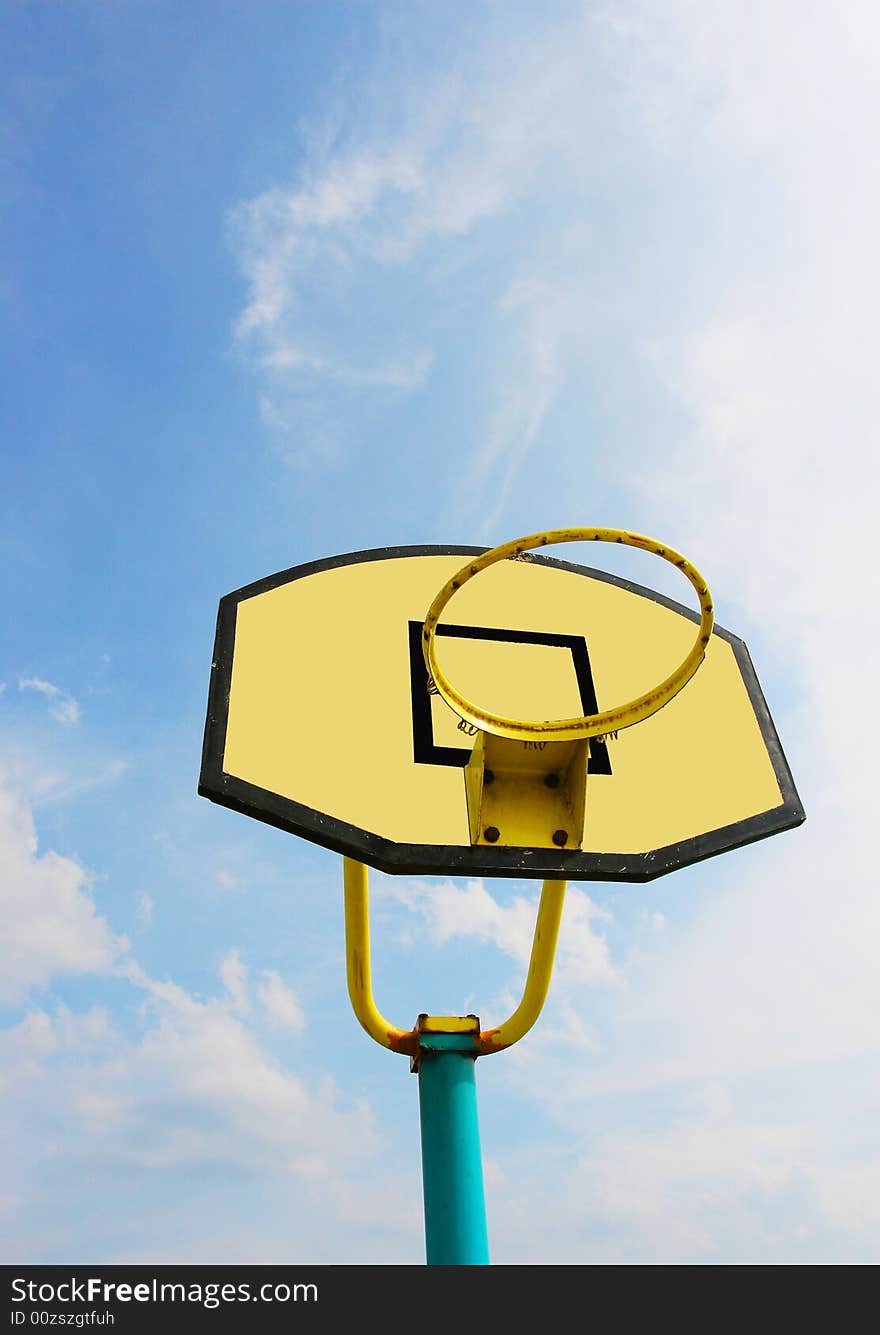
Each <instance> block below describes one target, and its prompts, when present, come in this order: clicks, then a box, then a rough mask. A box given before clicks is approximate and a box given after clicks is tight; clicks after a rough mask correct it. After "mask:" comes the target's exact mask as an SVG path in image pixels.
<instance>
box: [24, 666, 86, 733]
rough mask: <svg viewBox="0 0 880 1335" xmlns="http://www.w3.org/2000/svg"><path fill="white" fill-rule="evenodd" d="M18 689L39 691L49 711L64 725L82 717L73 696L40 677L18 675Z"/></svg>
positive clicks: (75, 721)
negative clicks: (45, 700)
mask: <svg viewBox="0 0 880 1335" xmlns="http://www.w3.org/2000/svg"><path fill="white" fill-rule="evenodd" d="M18 689H19V690H20V691H39V693H40V695H44V696H45V697H46V699H47V700H48V702H49V713H50V714H51V715H52V717H53V718H54V719H57V720H58V722H59V723H63V724H65V726H68V727H69V726H70V724H72V723H78V722H79V720H80V718H81V717H82V710H81V709H80V707H79V705H78V704H77V702H76V700H74V698H73V696H72V695H70V694H69V693H68V692H67V691H63V690H62V689H61V687H60V686H53V684H52V682H51V681H43V680H42V679H41V678H40V677H19V679H18Z"/></svg>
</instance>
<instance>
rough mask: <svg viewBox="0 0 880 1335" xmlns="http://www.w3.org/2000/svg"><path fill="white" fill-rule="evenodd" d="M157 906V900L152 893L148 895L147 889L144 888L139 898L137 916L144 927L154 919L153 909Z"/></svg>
mask: <svg viewBox="0 0 880 1335" xmlns="http://www.w3.org/2000/svg"><path fill="white" fill-rule="evenodd" d="M155 907H156V901H155V900H154V899H153V896H152V895H148V894H147V892H146V890H142V891H141V892H140V894H139V895H138V898H137V917H138V922H139V923H140V924H141V925H142V926H143V927H149V925H150V923H151V922H152V921H153V910H154V909H155Z"/></svg>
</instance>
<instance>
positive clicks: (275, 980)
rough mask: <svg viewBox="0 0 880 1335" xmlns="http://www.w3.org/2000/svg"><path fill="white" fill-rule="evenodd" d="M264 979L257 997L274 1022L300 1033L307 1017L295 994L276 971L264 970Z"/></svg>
mask: <svg viewBox="0 0 880 1335" xmlns="http://www.w3.org/2000/svg"><path fill="white" fill-rule="evenodd" d="M262 978H263V981H262V982H261V983H260V986H259V988H258V989H257V996H258V997H259V998H260V1001H261V1002H262V1003H263V1005H264V1007H265V1008H266V1011H267V1012H268V1014H269V1015H270V1016H271V1018H272V1019H273V1020H276V1021H277V1022H278V1023H279V1024H281V1025H284V1026H285V1027H286V1028H288V1029H292V1030H294V1032H297V1033H298V1032H299V1031H300V1030H301V1029H303V1028H304V1027H305V1023H306V1017H305V1015H304V1014H303V1010H302V1007H301V1006H300V1004H299V1002H298V1001H297V999H296V997H295V996H294V994H293V992H292V991H291V990H290V988H289V987H288V986H287V984H286V983H285V982H284V980H283V979H282V978H281V975H280V974H278V973H276V972H275V970H274V969H264V970H263V975H262Z"/></svg>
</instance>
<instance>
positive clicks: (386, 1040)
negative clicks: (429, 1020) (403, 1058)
mask: <svg viewBox="0 0 880 1335" xmlns="http://www.w3.org/2000/svg"><path fill="white" fill-rule="evenodd" d="M343 863H344V877H345V963H346V972H347V975H348V995H349V997H350V998H351V1005H352V1009H353V1010H354V1013H355V1015H356V1016H357V1018H358V1020H359V1021H360V1023H361V1024H362V1025H363V1027H364V1029H366V1031H367V1033H368V1034H369V1035H370V1038H375V1040H376V1042H377V1043H381V1044H382V1047H383V1048H390V1049H391V1051H392V1052H405V1053H407V1055H408V1056H410V1057H414V1056H415V1054H416V1053H417V1052H418V1050H419V1040H418V1035H417V1034H416V1033H415V1032H414V1031H413V1030H410V1031H409V1032H407V1030H405V1029H398V1028H397V1026H396V1025H393V1024H390V1023H389V1021H388V1020H386V1019H385V1016H384V1015H382V1014H381V1013H380V1012H379V1011H378V1010H377V1009H376V1003H375V1001H374V1000H373V978H372V972H371V969H370V892H369V890H368V888H367V869H366V867H365V866H364V864H363V863H362V862H356V861H355V860H354V859H353V858H343Z"/></svg>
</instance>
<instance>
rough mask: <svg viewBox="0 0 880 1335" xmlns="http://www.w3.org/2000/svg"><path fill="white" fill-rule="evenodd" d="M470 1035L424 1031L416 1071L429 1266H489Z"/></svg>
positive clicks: (473, 1060) (472, 1048) (472, 1039)
mask: <svg viewBox="0 0 880 1335" xmlns="http://www.w3.org/2000/svg"><path fill="white" fill-rule="evenodd" d="M476 1056H477V1054H476V1052H475V1051H474V1038H473V1035H472V1034H439V1033H438V1034H430V1035H429V1034H424V1033H423V1034H420V1036H419V1055H418V1059H417V1069H418V1076H419V1117H420V1122H421V1132H422V1181H423V1184H424V1198H425V1246H426V1251H427V1260H428V1265H488V1264H489V1239H488V1234H487V1230H486V1202H485V1197H484V1194H483V1161H482V1156H481V1154H480V1124H479V1121H478V1118H477V1085H476V1080H475V1077H474V1067H475V1065H476Z"/></svg>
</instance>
